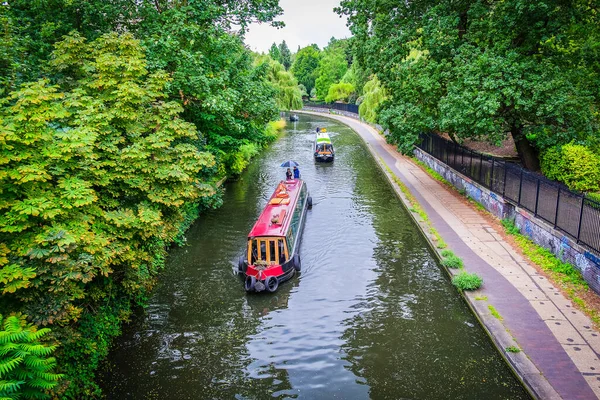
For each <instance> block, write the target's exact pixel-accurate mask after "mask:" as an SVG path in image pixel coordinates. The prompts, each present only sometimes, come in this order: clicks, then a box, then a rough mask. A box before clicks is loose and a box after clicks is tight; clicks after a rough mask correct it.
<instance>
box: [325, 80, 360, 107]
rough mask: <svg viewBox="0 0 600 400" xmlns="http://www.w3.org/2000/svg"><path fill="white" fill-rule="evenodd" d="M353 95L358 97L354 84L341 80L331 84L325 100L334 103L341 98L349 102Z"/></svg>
mask: <svg viewBox="0 0 600 400" xmlns="http://www.w3.org/2000/svg"><path fill="white" fill-rule="evenodd" d="M351 97H353V98H356V92H355V88H354V85H353V84H351V83H347V82H340V83H334V84H333V85H331V86H329V91H328V92H327V96H325V101H326V102H327V103H333V102H334V101H338V100H341V101H343V102H346V103H347V102H348V100H349V99H350V98H351Z"/></svg>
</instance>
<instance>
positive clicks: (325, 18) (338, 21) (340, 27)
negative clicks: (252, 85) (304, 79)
mask: <svg viewBox="0 0 600 400" xmlns="http://www.w3.org/2000/svg"><path fill="white" fill-rule="evenodd" d="M279 5H280V6H281V8H283V15H282V16H280V17H279V18H277V20H279V21H283V22H285V27H284V28H281V29H275V28H271V27H270V26H268V25H266V24H252V25H250V28H249V31H248V32H247V33H246V40H245V42H246V44H247V45H248V46H249V47H250V50H253V51H258V52H267V51H269V48H270V47H271V44H273V42H276V43H277V44H279V43H281V41H282V40H285V42H286V43H287V45H288V47H289V48H290V50H291V51H292V53H295V52H296V51H297V50H298V46H300V47H306V46H308V45H309V44H312V43H316V44H318V45H319V48H320V49H322V48H323V47H324V46H326V45H327V42H329V39H330V38H331V37H332V36H334V37H335V38H336V39H343V38H347V37H350V31H349V30H348V28H347V27H346V18H345V17H344V18H340V17H339V16H338V15H337V14H336V13H334V12H333V7H336V6H338V5H339V0H279Z"/></svg>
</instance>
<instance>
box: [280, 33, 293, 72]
mask: <svg viewBox="0 0 600 400" xmlns="http://www.w3.org/2000/svg"><path fill="white" fill-rule="evenodd" d="M279 56H280V60H278V61H279V62H280V63H281V64H282V65H283V66H284V67H285V70H286V71H287V70H288V69H290V67H291V66H292V53H291V52H290V49H289V48H288V45H287V44H286V43H285V40H284V41H282V42H281V44H279Z"/></svg>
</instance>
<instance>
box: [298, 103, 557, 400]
mask: <svg viewBox="0 0 600 400" xmlns="http://www.w3.org/2000/svg"><path fill="white" fill-rule="evenodd" d="M295 112H296V111H295ZM297 112H299V113H304V114H309V115H315V116H322V117H325V118H330V119H333V120H335V121H338V122H341V123H342V124H344V125H346V126H347V127H348V128H350V129H352V131H354V132H355V133H356V134H357V135H358V136H359V137H360V138H361V139H362V141H363V143H364V144H365V146H366V147H367V149H368V150H369V153H370V154H371V156H372V157H373V159H374V160H375V161H376V163H377V165H378V166H379V169H380V170H381V172H382V173H383V174H384V175H385V177H386V179H387V181H388V182H389V184H390V185H391V186H392V188H393V189H394V192H395V193H396V195H397V196H398V198H399V199H400V201H401V202H402V205H403V206H404V207H405V209H406V211H407V213H408V214H409V215H410V217H411V218H412V219H413V221H414V222H415V223H416V225H417V227H418V228H419V230H420V231H421V233H422V234H423V236H424V237H425V239H426V241H427V243H428V245H429V247H430V248H431V249H432V250H433V253H434V254H435V256H436V257H437V259H438V262H439V263H440V266H441V267H442V268H443V270H445V272H446V274H447V275H448V276H449V277H450V279H452V277H454V276H455V275H456V274H457V273H458V272H459V270H457V271H456V272H454V270H452V269H450V268H447V267H445V266H443V265H442V264H441V261H442V260H443V258H442V256H441V252H440V249H438V248H437V244H436V242H437V240H436V237H435V236H434V234H433V233H432V232H431V231H430V229H431V228H432V227H430V226H429V224H428V222H427V221H425V220H423V221H421V220H419V219H418V218H417V216H418V215H419V214H417V213H415V212H413V211H412V210H411V209H412V208H413V207H414V206H413V204H412V203H411V201H410V200H409V198H408V196H407V195H406V194H405V193H404V191H403V190H402V188H404V189H405V190H406V191H408V193H410V194H411V195H412V192H411V191H410V189H409V188H408V186H407V185H406V184H405V183H404V182H402V179H401V177H399V176H396V174H394V173H393V172H392V171H391V169H390V167H389V166H388V165H387V164H386V163H385V161H384V160H383V159H382V158H381V156H380V155H379V154H378V153H377V152H375V150H374V149H373V147H372V145H371V144H370V143H368V142H367V141H366V140H365V139H364V138H363V137H362V135H361V134H360V133H358V132H357V131H356V130H355V129H354V128H353V127H352V126H350V125H349V124H348V123H346V121H344V120H342V119H338V118H336V116H337V115H328V114H324V113H318V112H306V111H301V110H298V111H297ZM356 122H359V121H356ZM394 178H396V179H397V180H398V181H399V182H400V184H401V185H402V187H401V186H400V184H398V182H396V179H394ZM412 197H413V198H414V196H412ZM414 200H415V202H416V203H417V204H419V205H420V206H422V205H421V204H420V203H419V202H418V200H417V199H416V198H414ZM456 290H457V291H458V292H459V294H460V295H461V296H462V298H463V299H464V300H465V302H466V304H467V306H468V307H469V308H470V309H471V312H472V313H473V315H474V316H475V318H476V319H477V320H478V322H479V324H480V326H481V327H482V328H483V329H484V331H485V332H486V334H487V335H488V337H489V338H490V339H491V340H492V343H493V344H494V345H495V347H496V349H497V351H498V353H499V354H500V355H501V356H502V358H504V360H505V362H506V363H507V364H508V365H509V366H510V370H511V371H512V372H513V374H514V376H515V377H516V378H517V379H518V380H519V381H520V382H521V383H522V384H523V387H524V388H525V390H526V391H527V392H528V393H529V395H530V396H531V397H532V398H537V399H561V398H562V397H561V396H560V395H559V394H558V392H557V391H556V390H555V389H554V388H553V387H552V385H551V384H550V383H549V382H548V380H547V379H546V378H545V377H544V375H543V374H542V372H541V371H540V370H539V369H538V368H537V367H536V366H535V364H534V363H533V362H532V361H531V360H530V359H529V357H528V356H527V354H526V353H525V351H524V350H523V349H520V351H519V352H518V353H512V352H508V351H506V348H508V347H511V346H514V345H515V344H517V345H518V343H517V342H516V340H515V339H514V337H513V336H512V334H511V333H510V331H509V330H508V328H506V327H505V326H504V324H503V323H502V321H501V319H499V318H497V317H495V316H493V315H492V312H491V310H490V309H489V308H488V303H487V301H481V300H476V297H480V296H481V295H484V296H483V297H485V286H482V288H480V289H478V290H475V291H462V290H459V289H458V288H456Z"/></svg>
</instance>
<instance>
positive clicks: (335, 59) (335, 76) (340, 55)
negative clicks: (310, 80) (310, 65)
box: [315, 45, 348, 99]
mask: <svg viewBox="0 0 600 400" xmlns="http://www.w3.org/2000/svg"><path fill="white" fill-rule="evenodd" d="M347 69H348V62H347V61H346V53H345V51H344V48H343V47H342V46H339V45H337V46H336V45H334V46H328V47H326V48H325V50H323V53H322V54H321V59H320V61H319V66H318V67H317V70H316V76H317V78H316V80H315V87H316V89H317V98H319V99H325V97H326V96H327V94H328V93H329V87H330V86H331V85H333V84H334V83H336V82H339V81H340V80H341V79H342V77H343V76H344V74H345V73H346V70H347Z"/></svg>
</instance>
